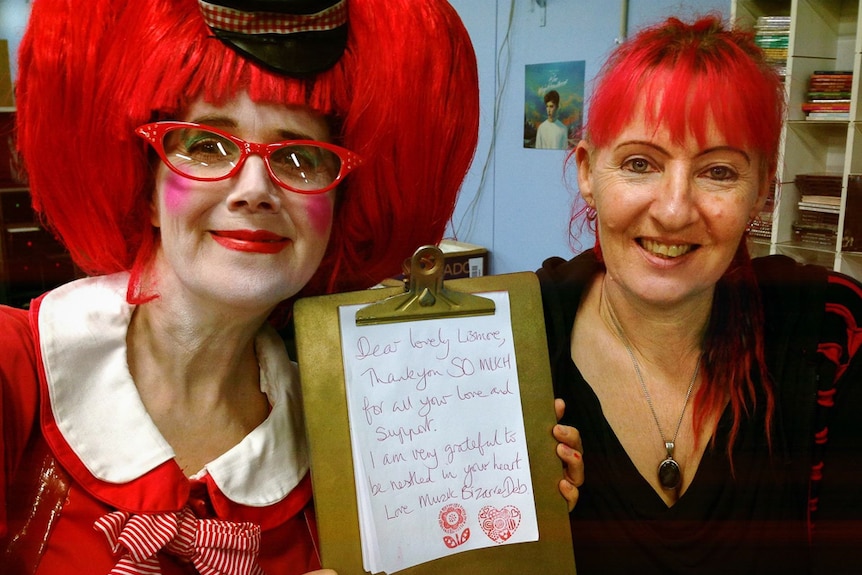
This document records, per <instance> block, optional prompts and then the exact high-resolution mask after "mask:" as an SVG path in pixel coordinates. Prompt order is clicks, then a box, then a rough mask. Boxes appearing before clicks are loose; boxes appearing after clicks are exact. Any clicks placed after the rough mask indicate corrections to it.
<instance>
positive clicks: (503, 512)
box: [479, 505, 521, 543]
mask: <svg viewBox="0 0 862 575" xmlns="http://www.w3.org/2000/svg"><path fill="white" fill-rule="evenodd" d="M520 524H521V510H520V509H518V508H517V507H515V506H514V505H506V506H505V507H503V508H502V509H497V508H496V507H492V506H490V505H486V506H485V507H483V508H482V509H480V510H479V525H481V526H482V531H484V532H485V535H487V536H488V537H489V538H490V539H491V540H492V541H496V542H497V543H504V542H506V541H507V540H508V539H509V538H510V537H511V536H512V534H513V533H515V531H516V530H517V529H518V526H519V525H520Z"/></svg>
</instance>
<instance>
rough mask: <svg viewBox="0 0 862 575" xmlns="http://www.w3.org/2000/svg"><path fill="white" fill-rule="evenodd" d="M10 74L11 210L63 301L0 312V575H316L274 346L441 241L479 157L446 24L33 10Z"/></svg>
mask: <svg viewBox="0 0 862 575" xmlns="http://www.w3.org/2000/svg"><path fill="white" fill-rule="evenodd" d="M18 69H19V80H18V84H17V88H16V89H17V104H18V111H17V136H18V146H19V149H20V153H21V156H22V158H23V162H24V165H25V168H26V170H27V173H28V176H29V185H30V189H31V192H32V196H33V202H34V206H35V207H36V209H37V210H38V211H39V213H40V214H41V216H42V218H43V219H44V221H45V222H46V224H47V225H48V226H50V228H51V229H52V230H53V231H54V232H55V233H56V234H57V236H58V237H59V238H60V239H61V240H62V242H63V243H64V244H65V245H66V247H67V248H68V250H69V252H70V253H71V255H72V257H73V259H74V261H75V263H76V264H77V265H78V266H79V267H80V268H81V269H83V270H85V271H86V272H87V274H88V276H89V277H87V278H84V279H81V280H77V281H74V282H71V283H69V284H67V285H64V286H61V287H59V288H57V289H55V290H52V291H51V292H49V293H47V294H45V295H43V296H42V297H40V298H37V299H36V300H34V301H33V302H32V305H31V306H30V309H29V310H27V311H25V310H16V309H11V308H8V307H0V349H2V350H3V352H2V357H0V426H2V436H1V437H0V445H2V448H3V456H4V464H3V465H2V466H0V564H2V566H3V569H2V571H3V573H8V574H19V573H27V574H30V575H54V574H60V573H62V574H67V573H75V574H77V575H87V574H90V573H92V574H99V575H102V574H104V573H163V574H164V575H168V574H178V573H197V572H200V573H216V572H217V573H225V574H234V573H237V574H238V573H269V574H276V573H290V574H298V573H305V572H307V571H310V570H314V569H318V568H320V561H319V558H318V557H317V554H316V552H315V538H316V532H315V527H314V516H313V510H312V502H311V488H310V481H309V477H308V473H309V467H308V460H307V452H306V447H305V438H304V432H303V424H302V414H301V405H300V402H299V396H298V393H299V388H298V382H297V374H296V367H295V365H294V364H293V363H292V362H291V361H290V359H289V357H288V355H287V352H286V351H285V345H284V343H283V342H282V341H281V339H280V338H279V336H278V335H277V332H276V331H275V327H280V326H281V325H283V323H284V320H285V318H287V317H289V315H288V314H289V310H290V303H291V302H292V301H293V300H294V299H295V298H296V297H298V296H301V295H311V294H321V293H326V292H331V291H335V290H346V289H358V288H366V287H370V286H372V285H373V284H375V283H376V282H379V281H380V280H382V279H384V278H386V277H388V276H392V275H395V274H398V273H400V271H401V265H402V262H403V261H404V260H405V258H407V257H409V256H410V255H412V253H413V252H414V251H415V249H416V248H417V247H418V246H421V245H424V244H429V243H436V242H438V241H439V240H440V238H441V237H442V235H443V233H444V229H445V226H446V223H447V221H448V219H449V217H450V215H451V213H452V210H453V208H454V205H455V200H456V196H457V192H458V189H459V187H460V185H461V181H462V179H463V177H464V175H465V173H466V171H467V169H468V167H469V164H470V161H471V160H472V157H473V153H474V148H475V145H476V140H477V130H478V111H479V107H478V80H477V71H476V62H475V56H474V54H473V50H472V45H471V43H470V39H469V36H468V35H467V32H466V30H465V28H464V26H463V24H462V22H461V21H460V19H459V18H458V16H457V14H456V13H455V11H454V9H453V8H452V7H451V6H450V5H449V4H448V3H446V2H445V1H443V0H256V1H253V2H246V1H243V2H238V1H234V0H212V1H203V0H200V1H195V0H148V1H146V2H127V1H125V0H88V1H87V2H72V1H70V0H35V1H34V2H33V5H32V13H31V18H30V22H29V24H28V27H27V30H26V32H25V35H24V38H23V40H22V44H21V48H20V64H19V68H18ZM441 118H445V121H441ZM273 324H276V325H275V326H273Z"/></svg>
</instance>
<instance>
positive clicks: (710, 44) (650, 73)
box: [587, 18, 784, 172]
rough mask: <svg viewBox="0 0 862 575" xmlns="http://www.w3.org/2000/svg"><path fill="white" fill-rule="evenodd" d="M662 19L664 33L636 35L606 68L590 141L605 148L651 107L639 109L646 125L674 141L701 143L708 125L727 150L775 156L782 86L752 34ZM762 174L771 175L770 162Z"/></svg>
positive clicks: (659, 29) (713, 22)
mask: <svg viewBox="0 0 862 575" xmlns="http://www.w3.org/2000/svg"><path fill="white" fill-rule="evenodd" d="M668 22H669V23H670V24H671V25H670V30H667V29H665V25H664V24H663V25H661V26H656V27H653V28H650V29H647V30H645V31H643V32H642V36H639V39H638V41H637V43H633V42H632V43H631V44H629V45H626V44H623V46H622V47H621V48H620V49H619V52H618V53H617V54H616V55H615V56H614V57H612V59H611V60H609V61H608V63H607V64H606V66H605V69H604V70H603V74H602V75H600V77H599V78H600V79H599V81H598V84H597V85H596V86H595V89H594V91H593V96H592V99H591V100H590V121H589V122H588V127H587V133H588V137H589V139H590V141H591V142H593V143H594V144H595V145H596V146H600V147H601V146H604V145H607V144H608V143H609V142H610V141H611V140H612V139H613V138H614V137H616V135H617V134H619V133H620V131H622V129H623V128H624V126H625V125H626V124H627V123H628V122H629V120H630V119H631V117H632V115H633V114H634V112H635V111H636V110H638V109H640V108H641V107H640V104H642V103H643V102H658V104H657V105H656V106H645V107H644V110H645V114H646V120H647V122H648V123H649V124H652V125H655V126H656V127H658V126H663V127H666V128H667V129H668V130H669V132H670V133H671V137H673V138H674V139H676V140H677V141H682V140H684V139H685V138H686V137H687V136H688V135H689V133H691V134H692V135H694V137H695V138H696V139H697V140H698V142H703V141H704V140H705V138H706V133H707V129H708V127H709V125H710V122H711V121H714V123H715V125H717V126H721V129H722V131H723V134H724V136H725V137H726V138H727V139H728V141H729V142H730V143H731V144H732V145H738V146H750V147H752V148H754V149H756V150H758V151H760V152H761V153H763V154H764V156H765V157H766V158H769V159H770V161H771V160H772V158H775V157H776V155H777V151H778V146H779V134H780V131H781V123H782V118H783V115H784V88H783V84H782V81H781V78H780V77H779V76H778V74H777V73H776V72H775V71H774V70H773V69H772V68H770V67H768V66H764V65H762V64H761V62H762V55H761V54H760V49H759V48H758V47H757V46H756V45H755V44H754V39H753V35H752V34H751V33H749V32H746V31H739V30H732V31H730V30H728V31H722V32H717V31H718V30H719V29H720V28H721V21H720V20H717V19H713V18H703V19H701V20H699V21H698V22H696V23H695V24H693V25H692V26H691V27H689V26H686V25H684V24H683V23H682V22H680V21H678V20H676V19H670V20H669V21H668ZM669 38H670V40H671V41H670V43H669V44H668V39H669ZM630 42H631V41H630ZM752 54H753V55H754V58H752V57H751V55H752ZM750 102H764V103H767V104H768V103H770V102H771V103H772V105H766V104H765V105H763V106H751V105H750ZM769 169H770V172H772V171H774V169H775V163H774V162H771V163H770V164H769Z"/></svg>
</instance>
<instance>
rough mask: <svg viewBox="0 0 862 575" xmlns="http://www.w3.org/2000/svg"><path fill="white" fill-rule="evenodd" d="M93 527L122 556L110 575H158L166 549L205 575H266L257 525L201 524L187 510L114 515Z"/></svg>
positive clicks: (209, 521) (213, 521)
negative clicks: (260, 561) (260, 558)
mask: <svg viewBox="0 0 862 575" xmlns="http://www.w3.org/2000/svg"><path fill="white" fill-rule="evenodd" d="M95 528H96V530H98V531H101V532H102V533H104V534H105V536H106V537H107V538H108V543H109V544H110V545H111V550H112V551H113V553H114V554H115V555H117V554H121V553H122V557H120V560H119V562H117V564H116V565H115V566H114V568H113V569H112V570H111V573H110V575H160V573H161V570H160V568H159V560H158V558H157V557H156V553H158V552H159V551H161V550H162V549H164V550H165V552H166V553H170V554H171V555H175V556H177V557H180V558H182V559H185V560H186V561H189V562H191V563H192V565H194V567H195V569H197V570H198V572H199V573H200V574H201V575H263V570H262V569H261V568H260V566H258V564H257V554H258V551H259V550H260V526H259V525H255V524H253V523H232V522H230V521H224V520H221V519H198V518H197V517H195V515H194V513H192V511H191V509H189V508H188V507H186V508H184V509H183V510H182V511H179V512H178V513H157V514H148V515H133V514H131V513H126V512H125V511H114V512H113V513H108V514H107V515H103V516H102V517H100V518H99V519H98V520H97V521H96V523H95Z"/></svg>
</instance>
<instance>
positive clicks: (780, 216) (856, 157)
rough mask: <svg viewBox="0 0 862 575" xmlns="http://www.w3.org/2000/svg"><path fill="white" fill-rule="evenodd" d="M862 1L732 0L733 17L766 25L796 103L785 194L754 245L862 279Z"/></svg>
mask: <svg viewBox="0 0 862 575" xmlns="http://www.w3.org/2000/svg"><path fill="white" fill-rule="evenodd" d="M860 4H862V0H734V1H732V2H731V17H732V19H733V20H734V21H736V22H737V23H738V25H741V26H746V27H750V28H753V29H755V30H756V33H757V35H758V42H759V43H760V45H761V46H762V47H763V48H764V49H766V50H767V54H768V55H769V56H770V58H773V59H774V60H775V61H774V65H775V66H776V68H778V69H779V71H781V72H782V73H783V74H784V78H785V89H786V91H787V102H788V110H787V120H786V122H785V125H784V129H783V133H782V143H781V149H780V153H781V158H780V162H779V168H778V174H777V180H778V181H777V182H776V184H775V197H774V201H772V202H770V203H769V204H768V206H767V210H766V211H765V213H764V214H762V216H761V218H762V220H763V222H762V223H761V226H760V229H759V230H758V231H757V233H756V234H753V235H752V239H751V248H752V254H753V255H765V254H785V255H788V256H791V257H793V258H794V259H796V260H799V261H804V262H808V263H816V264H819V265H823V266H826V267H828V268H831V269H834V270H837V271H840V272H843V273H846V274H848V275H851V276H853V277H855V278H857V279H862V110H860V107H859V90H860V86H859V80H860V77H862V22H860V18H859V15H860ZM782 27H784V30H783V31H782ZM782 35H783V36H786V40H784V41H782ZM782 46H786V55H785V58H786V59H785V61H784V62H781V59H782ZM824 92H827V93H826V94H824ZM815 100H826V101H825V102H815ZM803 196H805V197H804V198H803ZM800 202H802V205H800Z"/></svg>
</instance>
